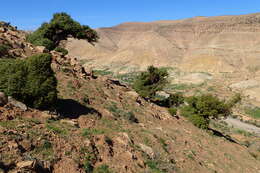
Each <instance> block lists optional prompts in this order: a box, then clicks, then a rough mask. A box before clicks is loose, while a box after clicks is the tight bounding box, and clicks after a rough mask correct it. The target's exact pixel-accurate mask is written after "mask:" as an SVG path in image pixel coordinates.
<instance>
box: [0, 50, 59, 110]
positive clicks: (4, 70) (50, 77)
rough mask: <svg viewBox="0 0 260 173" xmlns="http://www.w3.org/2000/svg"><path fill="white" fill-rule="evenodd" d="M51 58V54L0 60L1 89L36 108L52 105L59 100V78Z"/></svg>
mask: <svg viewBox="0 0 260 173" xmlns="http://www.w3.org/2000/svg"><path fill="white" fill-rule="evenodd" d="M51 60H52V59H51V55H49V54H39V55H34V56H31V57H29V58H27V59H26V60H21V59H16V60H10V59H3V60H0V74H1V75H0V91H2V92H4V93H6V94H7V95H9V96H12V97H14V98H15V99H17V100H19V101H21V102H23V103H25V104H27V105H28V106H31V107H34V108H39V109H45V108H48V107H50V106H52V105H53V104H54V103H55V102H56V100H57V89H56V87H57V80H56V77H55V75H54V72H53V71H52V69H51Z"/></svg>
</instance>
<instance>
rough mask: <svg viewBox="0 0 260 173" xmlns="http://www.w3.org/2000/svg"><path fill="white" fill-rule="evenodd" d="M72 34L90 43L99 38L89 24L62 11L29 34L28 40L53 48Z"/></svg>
mask: <svg viewBox="0 0 260 173" xmlns="http://www.w3.org/2000/svg"><path fill="white" fill-rule="evenodd" d="M70 35H71V36H72V37H74V38H77V39H86V40H87V41H88V42H90V43H94V42H97V40H98V38H99V37H98V35H97V32H96V31H95V30H93V29H91V28H90V27H89V26H87V25H81V24H80V23H78V22H77V21H75V20H73V19H72V18H71V17H70V15H68V14H66V13H64V12H62V13H55V14H54V15H53V18H52V19H51V21H50V22H49V23H43V24H42V25H41V27H40V28H38V29H37V30H36V31H35V32H33V33H32V34H29V35H28V36H27V41H29V42H31V43H32V44H34V45H36V46H45V47H46V48H47V49H49V50H53V49H55V47H57V46H58V45H59V43H60V41H61V40H66V39H67V37H68V36H70Z"/></svg>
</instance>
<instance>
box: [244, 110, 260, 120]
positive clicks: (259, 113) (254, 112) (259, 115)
mask: <svg viewBox="0 0 260 173" xmlns="http://www.w3.org/2000/svg"><path fill="white" fill-rule="evenodd" d="M246 113H247V114H248V115H250V116H251V117H253V118H256V119H260V108H259V107H256V108H253V109H250V108H247V109H246Z"/></svg>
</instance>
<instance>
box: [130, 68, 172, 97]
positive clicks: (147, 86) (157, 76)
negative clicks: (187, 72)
mask: <svg viewBox="0 0 260 173" xmlns="http://www.w3.org/2000/svg"><path fill="white" fill-rule="evenodd" d="M166 77H168V73H167V71H166V70H165V69H160V68H156V67H153V66H150V67H148V69H147V71H146V72H142V73H141V74H140V75H139V76H138V77H137V79H136V80H135V81H134V84H133V88H134V89H135V90H136V92H137V93H139V94H140V96H142V97H144V98H146V99H150V100H153V99H154V97H155V94H156V92H157V91H161V90H162V89H163V88H164V86H165V85H166V84H167V78H166Z"/></svg>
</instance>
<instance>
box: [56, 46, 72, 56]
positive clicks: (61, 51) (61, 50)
mask: <svg viewBox="0 0 260 173" xmlns="http://www.w3.org/2000/svg"><path fill="white" fill-rule="evenodd" d="M54 50H55V51H57V52H60V53H62V55H67V54H68V53H69V52H68V50H67V49H64V48H62V47H56V48H55V49H54Z"/></svg>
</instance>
